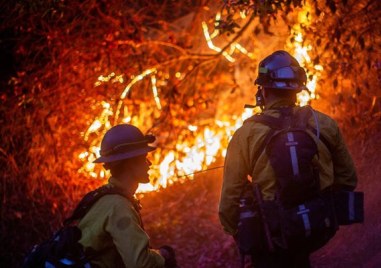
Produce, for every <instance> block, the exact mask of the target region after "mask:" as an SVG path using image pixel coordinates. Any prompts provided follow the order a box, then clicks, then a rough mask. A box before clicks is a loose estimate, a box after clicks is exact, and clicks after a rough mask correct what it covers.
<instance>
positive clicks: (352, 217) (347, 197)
mask: <svg viewBox="0 0 381 268" xmlns="http://www.w3.org/2000/svg"><path fill="white" fill-rule="evenodd" d="M334 204H335V210H336V216H337V221H338V223H339V225H349V224H353V223H362V222H364V193H363V192H351V191H337V192H335V193H334Z"/></svg>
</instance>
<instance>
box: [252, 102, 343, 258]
mask: <svg viewBox="0 0 381 268" xmlns="http://www.w3.org/2000/svg"><path fill="white" fill-rule="evenodd" d="M313 113H314V111H313V110H312V108H311V107H308V106H307V107H302V108H300V109H298V110H296V112H294V109H293V108H292V107H287V108H282V109H280V114H281V115H280V117H279V118H275V117H272V116H268V115H265V114H260V115H256V116H253V117H252V118H250V119H248V120H252V121H255V122H257V123H261V124H264V125H266V126H268V127H269V128H270V130H269V132H268V134H267V136H266V137H265V140H264V143H263V145H262V148H260V149H259V151H258V152H257V154H256V155H254V163H256V162H257V160H258V159H259V157H260V156H261V155H262V154H263V153H266V155H267V157H268V159H269V162H270V164H271V166H272V168H273V170H274V173H275V176H276V185H277V191H276V198H275V201H264V202H263V201H261V202H258V203H261V204H262V207H261V210H262V211H263V213H264V214H266V215H263V216H262V218H264V219H265V220H266V225H267V226H268V227H269V229H270V233H271V236H272V238H271V239H272V240H273V242H274V244H275V245H276V246H277V248H283V249H291V250H292V249H300V248H303V249H304V250H307V251H314V250H316V249H318V248H320V247H322V246H323V245H325V244H326V243H327V242H328V241H329V239H330V238H332V237H333V235H334V234H335V232H336V230H337V228H338V226H337V221H336V218H335V212H334V206H333V198H332V194H331V193H330V192H329V191H327V192H321V190H320V183H319V172H318V168H317V167H316V166H315V165H314V164H313V158H314V157H318V147H317V142H319V141H318V140H320V141H322V142H323V143H324V144H326V146H327V147H328V146H329V145H328V143H327V141H325V140H324V138H323V137H322V136H320V134H319V130H316V129H314V128H312V127H311V126H309V124H308V120H309V118H311V116H312V115H313ZM314 116H315V115H314ZM315 133H316V134H315ZM313 135H315V137H314V136H313ZM328 148H329V147H328ZM254 179H255V178H254Z"/></svg>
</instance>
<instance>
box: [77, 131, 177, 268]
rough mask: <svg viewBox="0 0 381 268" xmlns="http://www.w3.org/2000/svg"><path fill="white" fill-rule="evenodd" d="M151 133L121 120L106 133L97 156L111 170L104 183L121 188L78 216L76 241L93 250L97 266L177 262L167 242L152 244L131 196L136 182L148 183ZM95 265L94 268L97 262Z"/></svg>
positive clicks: (162, 265) (167, 264)
mask: <svg viewBox="0 0 381 268" xmlns="http://www.w3.org/2000/svg"><path fill="white" fill-rule="evenodd" d="M154 140H155V138H154V136H152V135H143V134H142V132H141V131H140V130H139V129H138V128H137V127H135V126H132V125H129V124H121V125H117V126H114V127H113V128H111V129H110V130H109V131H107V133H106V134H105V136H104V138H103V140H102V143H101V151H100V154H101V156H100V157H99V158H98V159H96V160H95V161H94V162H95V163H104V167H105V168H106V169H108V170H110V172H111V178H110V179H109V182H108V186H109V187H115V188H117V189H118V190H120V191H122V192H123V193H124V195H125V196H127V197H130V198H125V197H124V196H122V195H119V194H109V195H105V196H102V197H101V198H100V199H99V200H98V201H97V202H96V203H95V204H94V205H93V206H92V207H91V209H90V210H89V212H88V213H87V214H86V215H85V216H84V217H83V218H82V219H81V220H80V222H79V225H78V227H79V228H80V230H81V232H82V238H81V240H80V243H81V244H82V245H83V246H84V248H85V251H87V252H91V251H92V252H97V253H98V256H97V257H96V258H94V259H93V260H92V264H94V265H98V266H99V267H176V260H175V255H174V251H173V249H172V248H171V247H169V246H163V247H162V248H160V249H159V250H155V249H151V248H150V246H149V237H148V235H147V233H146V232H145V231H144V228H143V223H142V220H141V217H140V213H139V204H138V201H137V200H136V199H134V198H133V195H134V194H135V191H136V189H137V187H138V184H139V183H148V182H149V179H148V174H147V172H148V170H149V168H150V165H151V163H150V162H149V160H148V159H147V158H146V157H147V153H149V152H151V151H153V150H154V149H155V148H154V147H151V146H149V145H148V144H149V143H152V142H154ZM98 266H97V267H98Z"/></svg>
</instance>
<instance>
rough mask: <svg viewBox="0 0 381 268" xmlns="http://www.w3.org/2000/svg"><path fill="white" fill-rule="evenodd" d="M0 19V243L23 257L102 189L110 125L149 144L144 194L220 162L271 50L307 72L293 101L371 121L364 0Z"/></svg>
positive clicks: (95, 7)
mask: <svg viewBox="0 0 381 268" xmlns="http://www.w3.org/2000/svg"><path fill="white" fill-rule="evenodd" d="M1 8H2V10H3V14H2V15H1V17H2V21H3V23H2V25H1V32H2V34H1V36H2V40H3V41H2V48H3V50H4V51H6V53H9V55H7V56H6V57H5V59H8V61H3V62H5V63H8V64H12V65H4V66H3V68H6V70H7V71H8V73H6V74H5V75H4V77H3V78H4V79H2V81H3V82H2V84H1V85H2V87H3V88H4V89H5V90H3V91H2V92H1V101H2V106H1V109H0V112H1V115H2V116H1V120H2V125H3V127H2V128H1V136H2V140H3V143H2V146H1V148H0V152H1V163H2V166H3V167H4V168H3V169H2V183H1V186H2V187H1V196H2V205H1V206H2V207H1V208H2V209H1V218H2V221H1V222H2V223H1V233H2V235H3V236H4V237H3V239H7V240H8V241H10V240H11V239H9V237H13V238H12V244H11V245H10V247H11V248H12V249H18V250H17V252H21V253H20V254H22V252H24V251H25V249H26V248H27V247H29V246H30V241H29V240H31V241H39V240H41V238H38V236H40V235H42V236H46V235H47V234H48V233H49V232H48V231H51V230H53V229H54V228H55V227H56V226H57V225H58V224H59V223H60V222H61V221H62V219H63V217H65V216H67V214H68V212H69V211H70V210H71V209H72V207H73V206H74V204H75V203H76V201H77V200H78V198H79V197H80V196H81V195H82V194H83V193H84V192H86V191H87V190H89V189H92V188H94V187H96V186H97V185H100V184H102V183H104V181H105V179H106V178H107V174H105V172H104V171H103V170H102V168H101V167H96V166H95V165H94V164H93V163H92V161H93V160H94V159H95V158H96V156H97V154H98V153H99V144H100V138H101V137H102V135H103V134H104V133H105V131H107V129H109V128H110V127H111V126H112V125H115V124H118V123H122V122H125V123H131V124H134V125H137V126H139V127H140V128H142V129H143V130H144V131H146V132H153V133H154V134H155V135H157V136H158V141H157V146H158V150H157V151H156V153H155V154H154V155H153V159H152V160H153V163H154V167H153V171H152V174H151V178H152V179H151V184H149V185H145V186H143V185H142V186H141V187H140V189H139V190H140V191H141V192H146V191H153V190H157V189H160V188H162V187H166V186H167V185H169V184H173V183H175V182H176V181H180V182H183V181H186V180H187V179H189V178H192V175H189V174H192V173H194V172H197V171H200V170H202V169H204V168H206V167H208V166H210V165H211V164H212V163H214V162H216V161H217V160H218V159H221V158H222V157H223V156H224V154H225V150H226V147H227V144H228V141H229V138H230V136H231V135H232V133H233V132H234V130H235V129H236V128H237V127H239V126H240V125H241V124H242V122H243V120H244V119H245V118H247V117H248V116H250V115H251V114H252V113H253V112H254V111H252V110H246V111H244V110H243V104H245V103H247V102H249V103H250V102H252V101H253V96H254V95H255V88H254V86H253V84H252V81H253V78H255V76H256V66H257V65H258V61H259V60H260V59H261V58H263V57H264V56H265V55H267V54H269V53H270V52H272V51H273V50H275V49H286V50H288V51H290V52H291V53H292V54H294V55H295V56H296V57H297V58H298V60H299V61H300V62H301V64H302V65H303V66H304V67H305V68H306V69H307V70H308V75H309V76H308V85H307V86H308V88H309V89H310V92H309V93H308V92H303V93H302V94H301V95H300V96H299V101H300V103H301V104H303V105H304V104H307V103H309V102H311V101H312V100H314V99H319V101H316V102H313V104H314V105H316V106H318V107H321V108H323V109H324V110H325V111H327V112H329V113H330V114H333V115H334V116H336V117H337V118H338V119H340V121H341V122H343V123H345V127H346V128H347V129H350V128H351V129H353V128H354V131H355V133H359V132H360V133H362V134H364V135H365V134H366V133H365V132H364V129H369V128H364V127H363V126H364V125H369V124H372V125H373V124H375V122H378V121H379V118H380V116H381V113H380V111H381V107H380V99H379V96H380V93H379V88H380V87H379V86H380V78H381V73H380V68H381V62H380V58H379V54H378V49H379V45H380V27H377V25H379V23H380V15H381V14H380V10H381V9H380V3H379V2H378V1H375V0H363V1H342V2H335V1H331V0H330V1H286V0H285V1H223V2H222V1H221V2H212V1H203V0H187V1H177V2H176V1H162V0H155V1H148V0H143V1H122V0H115V1H101V0H99V1H96V0H85V1H70V2H69V1H64V0H61V1H55V0H54V1H53V0H49V1H17V2H16V3H5V2H4V3H2V4H1ZM348 26H349V27H348ZM328 36H329V37H332V38H327V37H328ZM6 53H4V55H6ZM343 59H345V60H343ZM359 73H361V74H363V75H357V74H359ZM327 88H329V90H326V89H327ZM337 104H340V105H337ZM36 215H39V216H38V217H36ZM52 215H55V216H54V217H52ZM51 218H54V220H53V221H51V220H49V222H50V227H49V228H44V227H45V226H46V220H47V219H51ZM25 222H29V223H30V225H31V226H32V227H33V232H31V234H30V237H29V238H28V239H27V240H28V241H26V242H25V241H24V240H25V239H24V238H22V237H20V236H17V235H15V233H16V232H17V230H16V229H21V230H24V229H30V228H27V227H26V226H25ZM41 226H43V227H41ZM10 227H12V228H10ZM46 229H49V230H46ZM5 234H7V235H5ZM10 256H11V255H8V257H7V259H6V260H8V261H9V260H10V259H11V258H13V256H12V257H10ZM16 257H17V258H19V257H20V255H18V256H16Z"/></svg>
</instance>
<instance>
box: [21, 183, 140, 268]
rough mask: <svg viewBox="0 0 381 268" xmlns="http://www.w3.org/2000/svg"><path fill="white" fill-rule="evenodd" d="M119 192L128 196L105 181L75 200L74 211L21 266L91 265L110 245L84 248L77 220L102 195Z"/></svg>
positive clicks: (64, 267) (63, 267) (59, 267)
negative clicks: (77, 201) (91, 249)
mask: <svg viewBox="0 0 381 268" xmlns="http://www.w3.org/2000/svg"><path fill="white" fill-rule="evenodd" d="M109 194H119V195H122V196H124V197H126V198H128V199H132V197H127V196H125V195H124V194H123V193H122V192H121V191H120V190H118V189H117V188H115V187H112V186H110V185H104V186H102V187H100V188H98V189H96V190H94V191H91V192H89V193H87V194H86V195H85V196H84V197H83V198H82V200H81V201H80V202H79V203H78V205H77V207H76V208H75V210H74V212H73V214H72V215H71V216H70V217H69V218H68V219H66V220H65V221H64V224H63V227H62V228H61V229H59V230H58V231H57V232H56V233H55V234H54V235H53V236H52V237H51V238H50V239H49V240H47V241H45V242H43V243H41V244H39V245H35V246H34V247H33V249H32V250H31V252H30V253H29V254H28V255H27V257H26V258H25V261H24V265H23V267H24V268H32V267H33V268H40V267H41V268H69V267H70V268H91V267H93V266H92V265H91V264H90V261H91V260H93V259H95V258H96V257H97V256H100V255H102V253H104V252H105V251H107V250H109V248H105V249H104V250H102V251H101V252H99V251H98V252H85V250H84V248H83V246H82V245H81V244H80V243H79V240H80V239H81V236H82V234H81V230H80V229H79V228H78V227H77V226H76V223H77V222H78V221H79V220H80V219H81V218H83V217H84V216H85V215H86V213H87V212H89V210H90V209H91V207H92V206H93V205H94V204H95V203H96V202H97V201H98V200H99V199H100V198H101V197H103V196H105V195H109ZM135 203H136V202H132V204H134V205H135Z"/></svg>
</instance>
